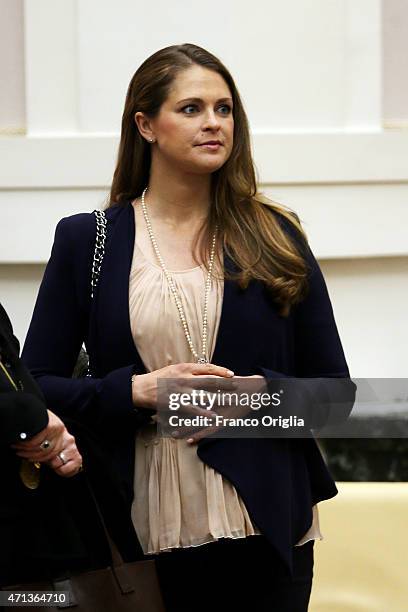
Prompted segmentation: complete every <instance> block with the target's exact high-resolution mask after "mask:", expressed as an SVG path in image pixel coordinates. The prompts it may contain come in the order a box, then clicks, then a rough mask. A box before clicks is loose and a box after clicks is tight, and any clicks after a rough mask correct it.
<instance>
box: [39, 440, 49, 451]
mask: <svg viewBox="0 0 408 612" xmlns="http://www.w3.org/2000/svg"><path fill="white" fill-rule="evenodd" d="M40 448H42V450H48V449H49V448H51V442H50V441H49V440H47V439H45V440H43V441H42V442H41V444H40Z"/></svg>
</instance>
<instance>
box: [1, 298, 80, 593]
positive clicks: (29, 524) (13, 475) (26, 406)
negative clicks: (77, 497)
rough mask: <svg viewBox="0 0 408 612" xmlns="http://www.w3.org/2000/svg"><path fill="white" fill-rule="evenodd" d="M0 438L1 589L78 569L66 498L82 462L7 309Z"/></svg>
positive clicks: (3, 324)
mask: <svg viewBox="0 0 408 612" xmlns="http://www.w3.org/2000/svg"><path fill="white" fill-rule="evenodd" d="M0 436H1V437H0V440H1V445H0V453H1V465H2V468H3V469H2V474H3V492H4V494H3V495H2V496H1V502H0V541H1V555H0V586H4V585H6V584H17V583H21V582H25V581H28V580H29V581H34V580H37V579H45V578H49V577H52V576H53V575H56V574H57V573H58V572H60V571H61V570H66V569H69V568H73V567H79V564H80V563H82V562H83V561H84V558H85V556H84V550H83V547H82V545H81V541H80V539H79V538H78V535H77V531H76V526H75V524H74V522H73V519H72V517H71V516H70V515H69V513H68V512H67V507H66V501H65V499H64V496H65V495H66V494H68V495H73V494H74V493H75V491H76V489H77V487H76V486H75V483H68V482H67V481H66V478H72V477H73V476H76V475H77V474H78V473H79V472H80V471H81V470H82V457H81V454H80V452H79V450H78V448H77V446H76V443H75V438H74V437H73V436H72V435H71V434H70V433H69V432H68V430H67V428H66V427H65V425H64V423H63V422H62V421H61V419H60V418H58V417H57V416H56V415H55V414H54V413H53V412H51V411H50V410H47V408H46V405H45V403H44V398H43V395H42V393H41V391H40V389H39V388H38V386H37V385H36V383H35V381H34V380H33V379H32V378H31V376H30V375H29V373H28V372H27V370H26V369H25V368H24V366H23V365H22V363H21V361H20V359H19V343H18V341H17V339H16V338H15V336H14V335H13V330H12V326H11V323H10V320H9V318H8V316H7V314H6V312H5V310H4V308H3V307H2V306H1V304H0ZM70 485H71V486H70Z"/></svg>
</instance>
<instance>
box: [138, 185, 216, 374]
mask: <svg viewBox="0 0 408 612" xmlns="http://www.w3.org/2000/svg"><path fill="white" fill-rule="evenodd" d="M146 192H147V187H146V189H145V190H144V191H143V193H142V211H143V216H144V218H145V221H146V226H147V232H148V234H149V237H150V240H151V243H152V246H153V249H154V252H155V253H156V257H157V259H158V261H159V263H160V266H161V268H162V270H163V272H164V274H165V276H166V278H167V282H168V283H169V287H170V289H171V292H172V294H173V296H174V300H175V302H176V306H177V310H178V313H179V317H180V321H181V324H182V326H183V330H184V335H185V337H186V340H187V342H188V345H189V347H190V350H191V352H192V354H193V355H194V357H195V359H196V361H197V363H208V358H207V324H208V297H209V294H210V288H211V272H212V269H213V265H214V255H215V241H216V235H217V229H218V226H216V227H215V231H214V235H213V238H212V242H211V252H210V261H209V264H208V274H207V280H206V283H205V294H204V313H203V333H202V344H201V357H200V356H199V355H198V353H197V351H196V350H195V348H194V345H193V342H192V340H191V335H190V331H189V329H188V325H187V320H186V316H185V313H184V309H183V305H182V303H181V300H180V296H179V294H178V291H177V288H176V286H175V284H174V283H173V279H172V277H171V276H170V274H169V271H168V270H167V268H166V266H165V264H164V261H163V258H162V256H161V254H160V251H159V247H158V246H157V241H156V238H155V237H154V234H153V229H152V224H151V222H150V219H149V216H148V214H147V208H146V203H145V195H146Z"/></svg>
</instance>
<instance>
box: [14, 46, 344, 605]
mask: <svg viewBox="0 0 408 612" xmlns="http://www.w3.org/2000/svg"><path fill="white" fill-rule="evenodd" d="M106 218H107V240H106V245H105V251H104V259H103V263H102V267H101V273H100V278H99V284H98V286H97V289H96V291H95V292H94V299H93V300H92V299H91V297H90V286H91V268H92V262H93V255H94V246H95V219H94V216H93V215H90V214H80V215H74V216H73V217H70V218H67V219H63V220H62V221H61V222H60V223H59V224H58V227H57V231H56V235H55V242H54V246H53V251H52V255H51V259H50V261H49V263H48V266H47V269H46V272H45V276H44V279H43V282H42V285H41V289H40V293H39V296H38V300H37V304H36V307H35V311H34V315H33V319H32V322H31V326H30V330H29V333H28V337H27V341H26V345H25V349H24V358H25V360H26V362H27V364H28V366H29V367H30V369H31V371H32V373H33V374H34V376H35V378H36V379H37V381H38V383H39V385H40V386H41V388H42V390H43V392H44V394H45V396H46V398H47V400H48V401H49V402H50V403H51V402H52V404H53V405H55V406H58V407H59V410H60V413H61V414H75V415H77V416H78V417H80V418H82V419H85V420H86V421H87V422H88V423H91V424H92V426H93V427H94V428H97V429H98V431H99V432H101V433H102V434H103V435H105V440H106V452H107V453H109V457H110V460H111V465H112V466H113V468H114V469H115V470H116V472H117V473H118V474H120V476H121V478H122V490H123V493H124V498H123V500H124V502H125V504H124V506H122V507H121V508H120V509H119V508H118V507H117V504H116V502H114V501H113V498H110V499H107V500H106V506H105V507H106V509H107V510H110V516H111V521H112V522H111V526H112V527H113V528H116V537H117V541H118V544H119V545H120V547H121V549H122V552H123V553H124V554H125V555H126V556H127V557H128V558H132V557H133V556H134V550H135V546H136V543H137V542H139V543H140V544H141V546H142V548H143V551H144V553H145V554H155V555H156V564H157V568H158V572H159V576H160V579H161V586H162V589H163V595H164V598H165V601H166V604H167V607H168V609H169V610H177V611H178V612H180V611H182V610H193V609H194V610H201V609H208V606H209V605H211V606H212V608H214V607H215V608H216V609H218V608H219V609H222V608H223V607H225V606H228V608H225V609H230V608H231V609H234V608H235V609H246V608H247V606H249V605H250V606H251V607H252V608H253V609H256V610H257V611H260V610H270V609H276V610H279V611H280V612H284V611H286V610H287V611H290V612H301V611H304V610H307V607H308V601H309V597H310V590H311V584H312V575H313V543H314V539H315V538H319V537H321V535H320V532H319V524H318V514H317V503H318V502H319V501H321V500H323V499H328V498H330V497H333V496H334V495H336V493H337V489H336V486H335V484H334V482H333V480H332V478H331V476H330V474H329V473H328V471H327V469H326V466H325V464H324V462H323V459H322V456H321V454H320V452H319V450H318V447H317V445H316V442H315V441H314V439H312V438H308V439H301V440H287V439H279V440H278V439H265V438H263V439H246V438H243V439H226V438H222V439H216V440H215V439H210V438H208V437H207V436H206V435H205V433H206V431H205V430H203V431H201V432H199V433H196V434H194V435H193V436H190V438H189V439H188V440H186V439H185V438H184V437H182V438H181V439H176V438H164V437H160V436H158V433H157V430H156V425H155V422H154V419H152V418H151V417H152V415H153V416H154V411H155V410H156V409H157V408H158V405H157V388H158V384H159V382H160V380H161V379H163V378H171V379H179V381H180V387H181V388H183V389H186V388H188V386H190V387H194V386H197V384H198V383H201V382H202V379H203V377H206V376H207V377H208V376H211V377H216V381H217V384H219V385H221V386H222V384H225V385H227V384H228V382H231V378H232V377H233V376H236V377H239V379H240V380H241V381H244V382H245V380H252V379H254V380H259V382H260V383H262V384H263V383H264V380H263V379H273V378H284V377H295V376H298V377H311V378H317V377H319V378H320V379H321V378H324V377H329V376H330V377H332V378H334V377H337V378H345V379H348V377H349V372H348V368H347V364H346V361H345V358H344V354H343V350H342V346H341V343H340V339H339V336H338V333H337V329H336V324H335V321H334V318H333V312H332V308H331V304H330V300H329V297H328V293H327V289H326V285H325V282H324V280H323V277H322V275H321V272H320V269H319V267H318V265H317V263H316V261H315V259H314V257H313V255H312V253H311V252H310V249H309V248H308V246H307V241H306V238H305V236H304V233H303V230H302V228H301V226H300V224H299V221H298V219H297V217H296V216H295V215H294V214H291V213H289V212H288V211H286V210H285V209H283V208H282V207H280V206H278V205H277V204H274V203H272V202H270V201H269V200H267V199H266V198H264V197H262V196H260V194H258V193H257V189H256V181H255V173H254V167H253V162H252V158H251V152H250V142H249V129H248V123H247V119H246V115H245V112H244V109H243V106H242V103H241V100H240V97H239V94H238V91H237V89H236V86H235V84H234V81H233V79H232V77H231V75H230V73H229V72H228V70H227V69H226V68H225V66H223V65H222V64H221V62H220V61H219V60H218V59H217V58H216V57H214V56H213V55H212V54H210V53H209V52H207V51H205V50H204V49H202V48H200V47H197V46H196V45H191V44H185V45H175V46H172V47H168V48H166V49H162V50H160V51H158V52H157V53H155V54H154V55H152V56H151V57H150V58H148V59H147V60H146V61H145V62H144V63H143V64H142V65H141V66H140V68H139V69H138V70H137V72H136V73H135V75H134V77H133V79H132V81H131V83H130V86H129V90H128V94H127V99H126V104H125V109H124V114H123V120H122V134H121V141H120V147H119V157H118V163H117V167H116V170H115V174H114V178H113V183H112V187H111V193H110V198H109V205H108V208H107V210H106ZM83 341H85V343H86V346H87V349H88V353H89V355H90V364H91V372H92V376H91V377H88V378H85V379H82V380H71V379H70V375H71V372H72V369H73V366H74V363H75V359H76V356H77V354H78V350H79V347H80V346H81V343H82V342H83ZM232 380H233V379H232ZM190 410H191V411H192V413H193V414H202V412H203V410H202V409H200V408H195V409H190ZM204 413H205V411H204ZM155 418H157V417H155ZM135 440H136V444H135ZM135 458H136V461H135ZM106 497H107V498H108V497H109V496H108V495H107V496H106ZM130 516H131V518H132V524H133V526H134V528H135V531H136V533H137V536H138V538H137V539H135V538H134V537H133V536H134V533H135V531H132V529H131V523H130ZM131 534H133V536H132V535H131ZM132 537H133V539H131V538H132ZM215 588H216V590H217V595H216V596H215V593H214V590H215Z"/></svg>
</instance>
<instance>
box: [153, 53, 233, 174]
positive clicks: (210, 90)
mask: <svg viewBox="0 0 408 612" xmlns="http://www.w3.org/2000/svg"><path fill="white" fill-rule="evenodd" d="M232 105H233V102H232V97H231V92H230V90H229V87H228V85H227V84H226V82H225V81H224V79H223V78H222V76H220V75H219V74H218V73H217V72H214V71H212V70H209V69H207V68H203V67H201V66H197V65H194V66H192V67H191V68H187V69H186V70H183V71H182V72H180V73H179V74H178V75H177V77H176V78H175V79H174V81H173V83H172V87H171V89H170V92H169V95H168V97H167V99H166V101H165V102H164V103H163V104H162V106H161V108H160V111H159V114H158V115H157V116H156V117H155V118H154V119H153V120H150V121H149V124H150V128H151V135H152V137H153V138H155V141H156V142H155V144H154V145H153V148H152V156H153V160H154V157H155V156H156V158H157V160H161V161H163V162H164V163H165V165H167V166H168V165H170V166H172V167H175V168H177V170H180V169H183V170H184V171H186V172H190V173H198V174H205V173H211V172H214V171H215V170H218V169H219V168H220V167H221V166H222V165H223V164H224V163H225V162H226V161H227V159H228V158H229V156H230V154H231V150H232V144H233V134H234V118H233V112H232ZM205 143H210V144H205Z"/></svg>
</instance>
